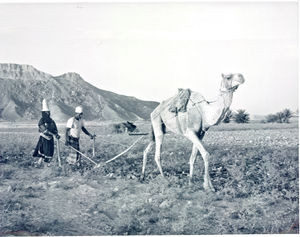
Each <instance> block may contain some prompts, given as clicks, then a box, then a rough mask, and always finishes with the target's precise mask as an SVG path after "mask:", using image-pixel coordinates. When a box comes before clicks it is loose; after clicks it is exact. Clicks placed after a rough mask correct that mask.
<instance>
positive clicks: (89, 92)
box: [0, 64, 158, 121]
mask: <svg viewBox="0 0 300 237" xmlns="http://www.w3.org/2000/svg"><path fill="white" fill-rule="evenodd" d="M43 98H46V99H47V100H48V102H49V107H50V110H51V116H52V118H53V119H55V120H56V121H66V120H67V119H68V118H69V117H70V116H73V115H74V108H75V107H76V106H78V105H82V106H83V108H84V111H85V113H84V117H85V119H86V120H145V119H149V117H150V113H151V112H152V110H153V109H154V108H155V107H156V106H157V105H158V103H157V102H153V101H142V100H139V99H137V98H135V97H130V96H124V95H119V94H116V93H113V92H110V91H105V90H101V89H99V88H96V87H94V86H93V85H91V84H90V83H88V82H86V81H85V80H84V79H83V78H82V77H81V76H80V75H79V74H77V73H75V72H68V73H65V74H63V75H60V76H52V75H50V74H48V73H45V72H41V71H39V70H37V69H36V68H34V67H33V66H31V65H19V64H0V120H6V121H24V120H37V119H38V118H39V117H40V114H41V102H42V99H43Z"/></svg>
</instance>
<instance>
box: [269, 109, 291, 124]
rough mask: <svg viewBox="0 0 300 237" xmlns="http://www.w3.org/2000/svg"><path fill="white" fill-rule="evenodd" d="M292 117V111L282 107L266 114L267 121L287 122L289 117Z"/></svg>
mask: <svg viewBox="0 0 300 237" xmlns="http://www.w3.org/2000/svg"><path fill="white" fill-rule="evenodd" d="M291 117H293V113H292V111H291V110H290V109H284V110H283V111H280V112H277V113H276V114H269V115H267V116H266V121H267V122H268V123H275V122H276V123H289V122H290V118H291Z"/></svg>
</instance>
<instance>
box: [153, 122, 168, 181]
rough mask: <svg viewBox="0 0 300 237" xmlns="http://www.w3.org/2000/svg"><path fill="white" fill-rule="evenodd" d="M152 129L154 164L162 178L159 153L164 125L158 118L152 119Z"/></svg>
mask: <svg viewBox="0 0 300 237" xmlns="http://www.w3.org/2000/svg"><path fill="white" fill-rule="evenodd" d="M152 127H153V134H154V138H155V156H154V159H155V162H156V164H157V167H158V170H159V172H160V174H161V176H162V177H164V174H163V171H162V168H161V164H160V153H161V146H162V142H163V138H164V133H165V125H164V123H163V121H162V119H161V117H160V116H157V117H156V118H154V119H152Z"/></svg>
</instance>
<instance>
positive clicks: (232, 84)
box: [220, 73, 245, 92]
mask: <svg viewBox="0 0 300 237" xmlns="http://www.w3.org/2000/svg"><path fill="white" fill-rule="evenodd" d="M222 78H223V79H222V82H221V88H220V90H221V91H223V92H227V91H228V92H231V91H235V90H236V89H237V88H238V87H239V85H241V84H243V83H244V82H245V79H244V77H243V75H242V74H240V73H235V74H232V73H230V74H226V75H224V74H222Z"/></svg>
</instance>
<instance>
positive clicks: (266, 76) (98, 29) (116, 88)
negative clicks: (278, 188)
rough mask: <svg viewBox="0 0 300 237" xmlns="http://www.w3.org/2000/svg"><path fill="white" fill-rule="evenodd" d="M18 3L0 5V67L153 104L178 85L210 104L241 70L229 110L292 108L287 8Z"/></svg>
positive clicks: (293, 44)
mask: <svg viewBox="0 0 300 237" xmlns="http://www.w3.org/2000/svg"><path fill="white" fill-rule="evenodd" d="M18 2H19V3H12V4H9V3H5V1H0V63H18V64H29V65H32V66H34V67H35V68H37V69H38V70H41V71H43V72H46V73H49V74H51V75H53V76H58V75H61V74H63V73H66V72H76V73H79V74H80V75H81V76H82V77H83V79H84V80H86V81H87V82H89V83H91V84H93V85H94V86H96V87H98V88H100V89H104V90H109V91H112V92H115V93H118V94H122V95H128V96H134V97H136V98H138V99H142V100H151V101H158V102H161V101H162V100H165V99H167V98H169V97H171V96H173V95H175V94H176V93H177V89H178V88H190V89H191V90H193V91H197V92H200V93H202V94H203V95H204V96H205V97H206V99H207V100H214V98H215V97H216V96H217V94H218V90H219V86H220V82H221V74H222V73H241V74H243V75H244V78H245V83H244V84H243V85H241V86H240V87H239V88H238V90H237V91H236V92H235V93H234V96H233V103H232V106H231V108H232V109H233V110H237V109H245V110H246V111H247V112H248V113H250V115H253V114H258V115H266V114H270V113H276V112H279V111H281V110H283V109H285V108H289V109H291V110H293V111H295V110H296V109H298V76H299V75H298V67H299V62H298V54H299V48H298V47H299V46H298V40H299V38H298V36H299V35H298V3H297V1H290V2H286V1H282V2H280V1H276V2H270V1H267V2H260V1H247V2H245V1H236V2H232V1H231V2H226V1H216V2H203V1H189V3H184V2H183V1H177V2H172V1H159V2H156V3H154V2H152V3H147V2H146V1H138V2H137V1H131V2H128V1H127V2H122V1H115V2H113V3H108V2H105V1H100V2H97V1H90V3H80V2H78V1H72V2H69V1H65V2H66V3H62V2H58V3H57V2H51V3H33V2H32V1H31V2H27V3H20V2H24V1H18ZM25 2H26V1H25ZM81 2H82V1H81Z"/></svg>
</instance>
